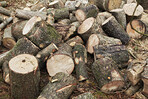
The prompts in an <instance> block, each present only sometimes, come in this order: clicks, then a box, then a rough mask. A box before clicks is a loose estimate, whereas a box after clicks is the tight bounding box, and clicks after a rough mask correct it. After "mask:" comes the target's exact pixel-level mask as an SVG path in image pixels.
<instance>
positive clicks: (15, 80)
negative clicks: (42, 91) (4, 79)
mask: <svg viewBox="0 0 148 99" xmlns="http://www.w3.org/2000/svg"><path fill="white" fill-rule="evenodd" d="M29 66H30V68H28V67H29ZM9 68H10V87H11V98H12V99H35V98H36V97H37V96H38V94H39V82H40V71H39V68H38V61H37V59H36V58H35V57H34V56H32V55H30V54H21V55H18V56H16V57H14V58H12V59H11V60H10V61H9ZM22 68H23V69H22Z"/></svg>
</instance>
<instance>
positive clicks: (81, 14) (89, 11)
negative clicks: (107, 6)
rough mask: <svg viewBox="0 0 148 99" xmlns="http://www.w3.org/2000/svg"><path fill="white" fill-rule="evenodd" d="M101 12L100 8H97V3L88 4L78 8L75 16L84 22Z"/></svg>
mask: <svg viewBox="0 0 148 99" xmlns="http://www.w3.org/2000/svg"><path fill="white" fill-rule="evenodd" d="M98 12H99V9H98V8H97V6H96V5H88V6H86V7H85V8H82V9H78V10H77V11H76V12H75V16H76V18H77V20H78V21H80V22H83V21H84V20H85V19H87V18H89V17H94V18H96V17H97V14H98Z"/></svg>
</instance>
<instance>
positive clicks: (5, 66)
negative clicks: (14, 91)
mask: <svg viewBox="0 0 148 99" xmlns="http://www.w3.org/2000/svg"><path fill="white" fill-rule="evenodd" d="M8 63H9V62H8V61H5V62H4V63H3V66H2V70H3V79H4V81H5V82H6V83H7V84H10V77H9V66H8Z"/></svg>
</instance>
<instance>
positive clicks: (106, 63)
mask: <svg viewBox="0 0 148 99" xmlns="http://www.w3.org/2000/svg"><path fill="white" fill-rule="evenodd" d="M116 67H117V64H116V63H115V62H114V61H113V60H112V59H111V58H109V57H105V58H100V59H98V60H96V61H95V62H94V63H93V65H92V72H93V74H94V76H95V79H96V80H97V84H98V86H99V88H100V90H101V91H102V92H105V93H113V92H115V91H118V90H122V88H123V87H124V80H123V77H122V76H121V74H120V72H119V70H118V69H117V68H116Z"/></svg>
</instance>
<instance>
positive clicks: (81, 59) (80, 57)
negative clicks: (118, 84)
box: [73, 44, 88, 81]
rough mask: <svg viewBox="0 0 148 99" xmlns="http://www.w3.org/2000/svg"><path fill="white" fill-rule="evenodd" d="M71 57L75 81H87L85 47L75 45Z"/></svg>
mask: <svg viewBox="0 0 148 99" xmlns="http://www.w3.org/2000/svg"><path fill="white" fill-rule="evenodd" d="M73 57H74V62H75V69H76V75H77V79H78V80H79V81H84V80H86V79H88V74H87V70H86V63H87V51H86V48H85V46H84V45H82V44H76V45H75V46H74V49H73Z"/></svg>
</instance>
